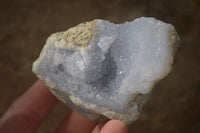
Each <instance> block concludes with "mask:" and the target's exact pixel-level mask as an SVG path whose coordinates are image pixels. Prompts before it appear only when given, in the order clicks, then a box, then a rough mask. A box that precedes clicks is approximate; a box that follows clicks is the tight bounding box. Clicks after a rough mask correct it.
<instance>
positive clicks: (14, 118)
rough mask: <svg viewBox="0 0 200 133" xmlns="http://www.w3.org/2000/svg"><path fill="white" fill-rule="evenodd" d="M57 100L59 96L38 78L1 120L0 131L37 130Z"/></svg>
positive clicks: (23, 131) (29, 131) (29, 132)
mask: <svg viewBox="0 0 200 133" xmlns="http://www.w3.org/2000/svg"><path fill="white" fill-rule="evenodd" d="M57 102H58V100H57V98H56V97H55V96H53V95H52V94H51V93H50V91H49V89H48V88H47V87H46V86H45V85H44V84H43V83H42V81H40V80H38V81H37V82H36V83H35V84H34V85H33V86H31V87H30V88H29V89H28V90H27V91H26V92H25V93H24V94H23V95H22V96H21V97H20V98H19V99H17V100H16V102H14V103H13V105H12V106H11V107H10V108H9V109H8V111H7V112H6V114H5V115H4V116H3V118H2V119H1V120H0V132H2V133H4V132H6V133H9V132H20V133H25V132H26V133H32V132H35V130H36V129H37V127H38V126H39V125H40V123H41V122H42V120H43V119H44V118H45V117H46V116H47V115H48V114H49V112H50V111H51V110H52V108H53V107H54V106H55V105H56V103H57Z"/></svg>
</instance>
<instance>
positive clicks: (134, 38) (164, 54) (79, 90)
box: [33, 17, 180, 124]
mask: <svg viewBox="0 0 200 133" xmlns="http://www.w3.org/2000/svg"><path fill="white" fill-rule="evenodd" d="M179 42H180V39H179V37H178V35H177V33H176V31H175V28H174V27H173V26H172V25H171V24H167V23H164V22H162V21H159V20H156V19H154V18H145V17H142V18H138V19H136V20H134V21H132V22H126V23H124V24H113V23H111V22H109V21H105V20H99V19H97V20H93V21H90V22H86V23H82V24H79V25H78V26H76V27H72V28H70V29H68V30H67V31H64V32H58V33H54V34H52V35H51V36H50V37H49V38H48V39H47V42H46V45H45V46H44V48H43V50H42V52H41V54H40V57H39V58H38V59H37V60H36V61H35V62H34V64H33V72H34V73H35V74H36V75H37V76H38V77H39V78H40V79H41V80H42V81H44V83H45V84H46V85H47V86H48V87H49V88H50V90H51V92H52V93H53V94H54V95H55V96H56V97H57V98H58V99H60V100H61V101H62V102H64V103H66V104H67V105H68V106H70V107H71V108H72V109H74V110H75V111H77V112H79V113H80V114H82V115H84V116H86V117H88V118H89V119H92V120H102V119H106V118H109V119H118V120H121V121H123V122H124V123H126V124H129V123H131V122H133V121H134V120H136V119H137V118H138V116H139V113H140V111H141V108H142V106H143V105H144V103H145V101H146V100H147V98H148V96H149V95H150V94H151V91H152V88H153V86H154V84H155V83H156V82H158V81H159V80H160V79H162V78H164V77H165V76H166V75H167V74H168V73H169V71H170V69H171V65H172V62H173V58H174V54H175V51H176V48H177V46H178V45H179Z"/></svg>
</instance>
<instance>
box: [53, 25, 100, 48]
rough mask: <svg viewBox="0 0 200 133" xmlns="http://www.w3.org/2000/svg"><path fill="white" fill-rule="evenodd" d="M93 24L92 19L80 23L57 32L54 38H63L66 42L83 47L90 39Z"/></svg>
mask: <svg viewBox="0 0 200 133" xmlns="http://www.w3.org/2000/svg"><path fill="white" fill-rule="evenodd" d="M95 25H96V24H95V22H94V21H89V22H85V23H81V24H79V25H77V26H75V27H72V28H70V29H68V30H67V31H65V32H59V33H57V34H56V39H57V40H58V41H60V40H62V39H64V40H65V41H66V42H72V43H73V44H75V45H77V46H82V47H85V46H87V45H88V43H89V42H90V40H91V39H92V35H93V31H94V27H95Z"/></svg>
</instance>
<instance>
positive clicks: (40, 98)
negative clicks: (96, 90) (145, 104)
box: [0, 80, 127, 133]
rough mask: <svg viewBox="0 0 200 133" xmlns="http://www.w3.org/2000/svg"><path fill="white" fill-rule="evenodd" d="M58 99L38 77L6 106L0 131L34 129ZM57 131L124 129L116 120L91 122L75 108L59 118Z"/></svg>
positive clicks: (30, 132) (114, 132)
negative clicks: (62, 117)
mask: <svg viewBox="0 0 200 133" xmlns="http://www.w3.org/2000/svg"><path fill="white" fill-rule="evenodd" d="M57 103H58V100H57V98H56V97H55V96H53V95H52V94H51V93H50V91H49V89H48V88H47V87H46V86H45V85H44V84H43V82H42V81H40V80H38V81H37V82H36V83H35V84H34V85H33V86H32V87H30V88H29V89H28V90H27V91H26V92H25V93H24V94H23V95H22V96H21V97H20V98H18V99H17V100H16V101H15V102H14V103H13V105H12V106H11V107H10V108H9V109H8V111H7V112H6V113H5V115H4V116H3V117H2V118H1V120H0V133H34V132H35V131H36V130H37V128H38V126H39V125H40V124H41V123H42V121H43V120H44V119H45V118H46V117H47V115H48V114H49V113H50V111H51V110H52V109H53V107H54V106H55V105H56V104H57ZM55 132H56V133H127V127H126V125H125V124H123V123H122V122H120V121H118V120H110V121H108V122H107V123H102V122H99V123H97V122H92V121H90V120H88V119H87V118H85V117H83V116H81V115H79V114H78V113H76V112H75V111H71V112H70V114H69V115H68V116H67V117H66V118H65V119H64V120H63V122H61V124H60V125H59V126H58V128H57V129H56V130H55Z"/></svg>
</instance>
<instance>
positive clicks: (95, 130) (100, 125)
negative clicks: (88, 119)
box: [91, 121, 106, 133]
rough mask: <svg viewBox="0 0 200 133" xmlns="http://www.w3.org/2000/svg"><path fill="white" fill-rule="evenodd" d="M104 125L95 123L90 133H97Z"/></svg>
mask: <svg viewBox="0 0 200 133" xmlns="http://www.w3.org/2000/svg"><path fill="white" fill-rule="evenodd" d="M105 124H106V122H105V121H101V122H99V123H97V124H96V126H95V127H94V129H93V130H92V132H91V133H99V132H100V131H101V129H102V128H103V126H104V125H105Z"/></svg>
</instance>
